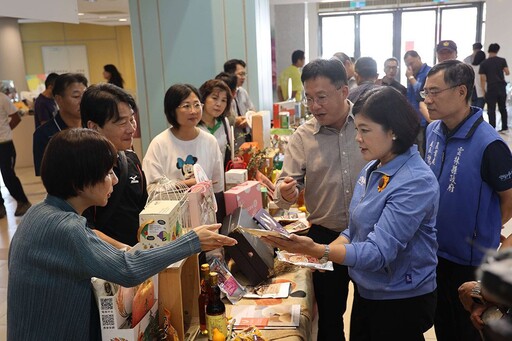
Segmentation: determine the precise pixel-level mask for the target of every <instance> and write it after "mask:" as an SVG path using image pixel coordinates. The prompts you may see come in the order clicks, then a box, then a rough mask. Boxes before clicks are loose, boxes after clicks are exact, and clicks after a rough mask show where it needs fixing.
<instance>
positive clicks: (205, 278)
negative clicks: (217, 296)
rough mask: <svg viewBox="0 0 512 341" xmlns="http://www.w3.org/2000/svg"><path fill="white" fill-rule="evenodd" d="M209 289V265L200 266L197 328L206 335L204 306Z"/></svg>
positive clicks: (206, 302)
mask: <svg viewBox="0 0 512 341" xmlns="http://www.w3.org/2000/svg"><path fill="white" fill-rule="evenodd" d="M209 287H210V265H209V264H208V263H205V264H202V265H201V292H200V293H199V297H198V298H197V301H198V303H199V304H198V306H199V328H200V330H201V334H203V335H206V334H208V329H207V328H206V305H207V304H208V291H209Z"/></svg>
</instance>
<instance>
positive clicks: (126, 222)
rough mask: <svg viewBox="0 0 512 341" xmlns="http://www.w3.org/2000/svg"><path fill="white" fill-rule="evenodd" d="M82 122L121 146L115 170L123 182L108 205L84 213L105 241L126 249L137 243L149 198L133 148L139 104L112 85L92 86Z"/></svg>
mask: <svg viewBox="0 0 512 341" xmlns="http://www.w3.org/2000/svg"><path fill="white" fill-rule="evenodd" d="M80 113H81V115H82V125H83V126H84V127H87V128H89V129H93V130H96V131H98V132H99V133H100V134H102V135H104V136H105V137H106V138H107V139H108V140H109V141H110V142H112V144H113V145H114V147H115V148H116V149H117V153H118V159H117V163H116V164H115V165H114V169H113V171H114V173H115V174H116V176H117V178H118V179H119V182H118V183H117V185H115V186H114V191H113V192H112V195H111V197H110V199H109V200H108V203H107V205H106V206H104V207H100V206H93V207H90V208H89V209H87V210H86V211H85V212H84V213H83V216H84V217H86V218H87V223H88V226H89V227H90V228H92V229H93V230H94V231H95V233H96V234H98V236H99V237H100V238H101V239H103V240H104V241H106V242H108V243H110V244H112V245H114V246H115V247H117V248H122V247H124V246H126V245H129V246H133V245H135V244H136V243H137V234H138V229H139V213H140V212H141V211H142V209H144V206H145V205H146V201H147V199H148V192H147V189H146V185H147V184H146V177H145V176H144V173H143V172H142V167H141V164H140V160H139V158H138V157H137V155H136V154H135V153H134V152H133V151H132V150H131V146H132V144H133V134H134V133H135V130H136V128H137V123H136V121H135V115H136V114H137V106H136V104H135V101H134V100H133V98H132V96H130V95H129V94H128V93H127V92H126V91H124V90H123V89H121V88H119V87H117V86H115V85H112V84H97V85H92V86H90V87H89V88H88V89H87V90H86V91H85V93H84V95H83V97H82V101H81V103H80Z"/></svg>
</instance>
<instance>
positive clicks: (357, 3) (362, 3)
mask: <svg viewBox="0 0 512 341" xmlns="http://www.w3.org/2000/svg"><path fill="white" fill-rule="evenodd" d="M364 6H366V1H350V8H361V7H364Z"/></svg>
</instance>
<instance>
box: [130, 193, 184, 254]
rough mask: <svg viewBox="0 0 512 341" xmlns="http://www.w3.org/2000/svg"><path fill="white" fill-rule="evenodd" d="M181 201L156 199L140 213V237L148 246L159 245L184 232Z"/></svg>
mask: <svg viewBox="0 0 512 341" xmlns="http://www.w3.org/2000/svg"><path fill="white" fill-rule="evenodd" d="M180 214H181V210H180V202H179V201H177V200H155V201H151V202H150V203H148V204H147V205H146V207H145V208H144V210H142V212H140V214H139V223H140V224H139V226H140V227H139V231H138V235H137V237H138V239H139V241H140V243H142V244H143V245H144V246H145V247H146V248H151V247H158V246H161V245H164V244H167V243H169V242H170V241H173V240H175V239H176V238H178V237H179V236H181V235H182V234H183V226H181V221H180Z"/></svg>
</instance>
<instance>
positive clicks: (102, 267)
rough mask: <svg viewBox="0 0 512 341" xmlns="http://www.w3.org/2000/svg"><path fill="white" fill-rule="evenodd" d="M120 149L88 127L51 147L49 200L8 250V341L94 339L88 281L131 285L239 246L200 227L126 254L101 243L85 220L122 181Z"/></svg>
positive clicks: (46, 171)
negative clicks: (194, 258) (205, 252)
mask: <svg viewBox="0 0 512 341" xmlns="http://www.w3.org/2000/svg"><path fill="white" fill-rule="evenodd" d="M116 152H117V151H116V149H115V148H114V146H113V145H112V144H111V143H110V141H109V140H107V139H106V138H105V137H104V136H102V135H100V134H99V133H97V132H95V131H93V130H91V129H82V128H76V129H68V130H64V131H62V132H60V133H58V134H56V135H55V136H54V137H53V138H52V139H51V141H50V143H49V144H48V147H47V148H46V152H45V154H44V157H43V162H42V165H41V177H42V180H43V185H44V186H45V188H46V190H47V192H48V196H47V197H46V198H45V200H44V201H43V202H40V203H38V204H37V205H34V206H32V208H31V209H29V210H28V212H27V213H26V214H25V217H24V219H23V220H22V221H21V223H20V224H19V226H18V228H17V230H16V233H15V234H14V236H13V239H12V242H11V245H10V248H9V281H8V287H9V290H8V292H7V322H8V327H7V339H8V340H84V341H86V340H87V341H88V340H91V339H94V338H95V337H96V336H97V334H98V332H99V329H100V325H99V321H96V322H95V323H93V322H92V319H91V317H92V316H93V313H94V311H93V310H92V309H94V308H93V306H94V305H93V304H91V303H92V302H93V298H92V290H91V277H98V278H102V279H105V280H107V281H109V282H114V283H117V284H120V285H122V286H125V287H133V286H135V285H137V284H139V283H141V282H143V281H144V280H146V279H147V278H149V277H151V276H153V275H155V274H157V273H158V272H160V271H162V270H163V269H165V268H166V267H167V266H168V265H169V264H172V263H174V262H176V261H179V260H181V259H184V258H186V257H188V256H191V255H193V254H195V253H198V252H200V251H201V250H211V249H215V248H218V247H221V246H224V245H234V244H236V241H235V240H234V239H231V238H229V237H227V236H223V235H220V234H218V233H216V232H215V231H216V230H217V229H218V228H219V227H220V225H219V224H215V225H203V226H200V227H197V228H195V229H194V230H193V231H190V232H189V233H187V234H185V235H183V236H181V237H179V238H178V239H176V240H174V241H172V242H170V243H169V244H166V245H164V246H161V247H158V248H153V249H149V250H144V251H137V252H135V253H126V252H124V251H121V250H118V249H116V248H114V247H113V246H111V245H110V244H108V243H106V242H104V241H102V240H101V239H100V238H99V237H98V236H97V235H96V234H95V233H94V232H93V231H92V230H90V229H89V228H88V227H87V226H86V220H85V218H84V217H82V216H81V214H82V212H83V211H84V210H85V209H86V208H87V207H89V206H104V205H106V204H107V201H108V198H109V196H110V194H111V193H112V190H113V186H114V185H115V184H116V183H117V181H118V180H117V177H116V175H115V173H114V172H113V171H112V167H113V166H114V163H115V162H116V158H117V156H116Z"/></svg>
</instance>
